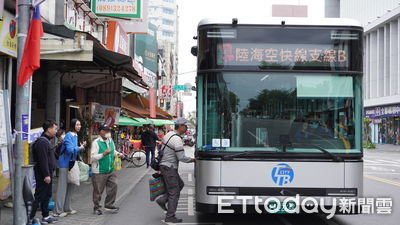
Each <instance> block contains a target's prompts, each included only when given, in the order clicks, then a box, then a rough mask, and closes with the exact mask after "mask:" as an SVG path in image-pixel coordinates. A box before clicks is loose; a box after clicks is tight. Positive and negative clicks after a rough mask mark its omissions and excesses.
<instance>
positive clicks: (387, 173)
mask: <svg viewBox="0 0 400 225" xmlns="http://www.w3.org/2000/svg"><path fill="white" fill-rule="evenodd" d="M364 174H386V175H400V173H396V172H394V173H391V172H364Z"/></svg>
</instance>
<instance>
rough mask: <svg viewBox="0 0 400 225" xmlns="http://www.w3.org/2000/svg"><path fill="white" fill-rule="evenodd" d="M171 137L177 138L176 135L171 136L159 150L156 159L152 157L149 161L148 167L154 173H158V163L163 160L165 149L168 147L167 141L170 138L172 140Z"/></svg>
mask: <svg viewBox="0 0 400 225" xmlns="http://www.w3.org/2000/svg"><path fill="white" fill-rule="evenodd" d="M173 136H178V135H177V134H174V135H172V136H171V137H170V138H169V139H168V141H167V143H165V145H164V146H163V148H162V149H160V150H159V151H158V155H157V157H154V159H153V160H152V161H151V163H150V167H151V168H152V169H153V170H155V171H160V163H161V160H162V158H163V156H164V150H165V147H166V146H167V145H168V143H169V141H170V140H171V138H172V137H173ZM168 147H169V146H168ZM170 148H171V147H170Z"/></svg>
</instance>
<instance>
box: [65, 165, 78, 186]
mask: <svg viewBox="0 0 400 225" xmlns="http://www.w3.org/2000/svg"><path fill="white" fill-rule="evenodd" d="M79 180H80V170H79V166H78V163H74V166H73V167H72V168H71V170H70V171H69V172H68V183H70V184H75V185H76V186H79V184H80V182H79Z"/></svg>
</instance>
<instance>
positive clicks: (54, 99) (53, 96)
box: [46, 71, 61, 124]
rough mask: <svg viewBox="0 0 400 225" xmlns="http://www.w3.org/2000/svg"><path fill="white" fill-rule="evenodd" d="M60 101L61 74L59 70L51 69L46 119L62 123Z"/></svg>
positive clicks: (48, 80)
mask: <svg viewBox="0 0 400 225" xmlns="http://www.w3.org/2000/svg"><path fill="white" fill-rule="evenodd" d="M60 103H61V74H60V73H59V72H58V71H49V72H48V73H47V101H46V119H51V120H55V121H56V122H57V123H58V124H59V123H60V110H61V109H60Z"/></svg>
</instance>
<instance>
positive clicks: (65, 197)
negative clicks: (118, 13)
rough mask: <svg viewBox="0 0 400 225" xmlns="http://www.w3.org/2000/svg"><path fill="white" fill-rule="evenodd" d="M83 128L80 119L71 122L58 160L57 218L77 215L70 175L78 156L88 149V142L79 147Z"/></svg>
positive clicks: (73, 186)
mask: <svg viewBox="0 0 400 225" xmlns="http://www.w3.org/2000/svg"><path fill="white" fill-rule="evenodd" d="M81 128H82V125H81V122H80V121H79V120H78V119H72V120H71V130H70V131H69V132H68V133H67V134H66V135H65V137H64V141H63V145H62V147H61V150H60V156H59V159H58V167H59V177H58V186H57V198H56V207H55V214H54V216H56V217H65V216H68V215H73V214H76V213H77V211H76V210H74V209H72V207H71V197H72V194H73V193H74V190H75V187H76V185H75V184H71V183H68V173H69V170H70V169H71V168H72V167H73V166H74V164H75V163H76V159H77V156H78V155H79V154H80V152H81V151H83V150H84V149H85V147H86V142H83V143H80V145H79V146H78V139H79V138H78V132H79V131H80V130H81Z"/></svg>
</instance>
